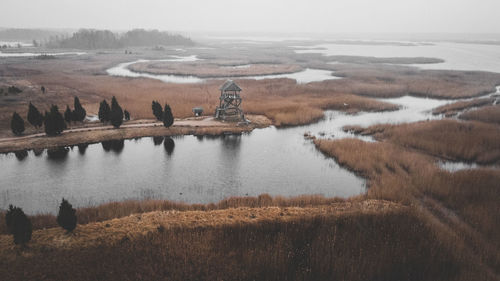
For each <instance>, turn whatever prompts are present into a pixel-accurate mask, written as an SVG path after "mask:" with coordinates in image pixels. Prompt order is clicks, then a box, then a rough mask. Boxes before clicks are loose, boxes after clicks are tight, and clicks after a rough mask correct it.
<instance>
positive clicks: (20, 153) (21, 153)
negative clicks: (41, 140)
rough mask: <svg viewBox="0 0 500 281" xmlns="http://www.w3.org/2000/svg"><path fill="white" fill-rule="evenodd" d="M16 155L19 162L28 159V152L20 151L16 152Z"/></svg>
mask: <svg viewBox="0 0 500 281" xmlns="http://www.w3.org/2000/svg"><path fill="white" fill-rule="evenodd" d="M14 154H15V155H16V158H17V160H19V161H23V160H24V159H25V158H26V157H28V151H27V150H19V151H16V152H14Z"/></svg>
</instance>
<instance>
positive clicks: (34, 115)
mask: <svg viewBox="0 0 500 281" xmlns="http://www.w3.org/2000/svg"><path fill="white" fill-rule="evenodd" d="M28 122H30V124H31V125H33V126H35V127H37V128H38V127H41V126H42V125H43V115H42V114H41V113H40V111H38V108H36V107H35V106H34V105H33V104H32V103H31V102H30V105H29V107H28Z"/></svg>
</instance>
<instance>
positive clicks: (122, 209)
mask: <svg viewBox="0 0 500 281" xmlns="http://www.w3.org/2000/svg"><path fill="white" fill-rule="evenodd" d="M334 203H346V200H344V199H341V198H325V197H323V196H319V195H302V196H297V197H282V196H274V197H272V196H269V195H268V194H262V195H259V196H257V197H250V196H246V197H230V198H227V199H224V200H221V201H220V202H218V203H215V204H186V203H180V202H173V201H168V200H127V201H122V202H111V203H106V204H102V205H99V206H96V207H87V208H79V209H77V216H78V223H79V224H82V225H83V224H88V223H92V222H101V221H106V220H111V219H116V218H122V217H126V216H129V215H131V214H141V213H148V212H154V211H169V210H177V211H210V210H224V209H229V208H241V207H248V208H262V207H314V206H322V205H330V204H334ZM346 204H351V203H346ZM29 218H30V220H31V222H32V223H33V229H42V228H50V227H56V226H57V224H56V218H55V216H54V215H50V214H41V215H33V216H29ZM4 219H5V215H4V213H2V212H0V234H2V233H3V234H5V233H7V230H6V228H5V221H4Z"/></svg>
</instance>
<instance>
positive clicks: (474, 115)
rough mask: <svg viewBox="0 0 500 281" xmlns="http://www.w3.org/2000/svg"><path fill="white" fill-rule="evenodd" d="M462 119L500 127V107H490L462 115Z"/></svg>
mask: <svg viewBox="0 0 500 281" xmlns="http://www.w3.org/2000/svg"><path fill="white" fill-rule="evenodd" d="M459 118H460V119H464V120H475V121H481V122H486V123H492V124H496V125H500V105H498V104H497V105H490V106H485V107H483V108H479V109H476V110H471V111H467V112H465V113H463V114H460V116H459Z"/></svg>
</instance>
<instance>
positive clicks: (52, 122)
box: [44, 105, 66, 136]
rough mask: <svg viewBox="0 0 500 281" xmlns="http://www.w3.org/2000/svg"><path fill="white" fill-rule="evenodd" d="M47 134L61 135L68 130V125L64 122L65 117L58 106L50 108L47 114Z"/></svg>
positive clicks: (45, 121) (45, 122)
mask: <svg viewBox="0 0 500 281" xmlns="http://www.w3.org/2000/svg"><path fill="white" fill-rule="evenodd" d="M44 124H45V133H46V134H47V135H48V136H56V135H60V134H61V133H62V132H63V131H64V129H66V123H65V122H64V117H63V116H62V114H61V112H59V108H57V105H52V106H51V107H50V112H45V120H44Z"/></svg>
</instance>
